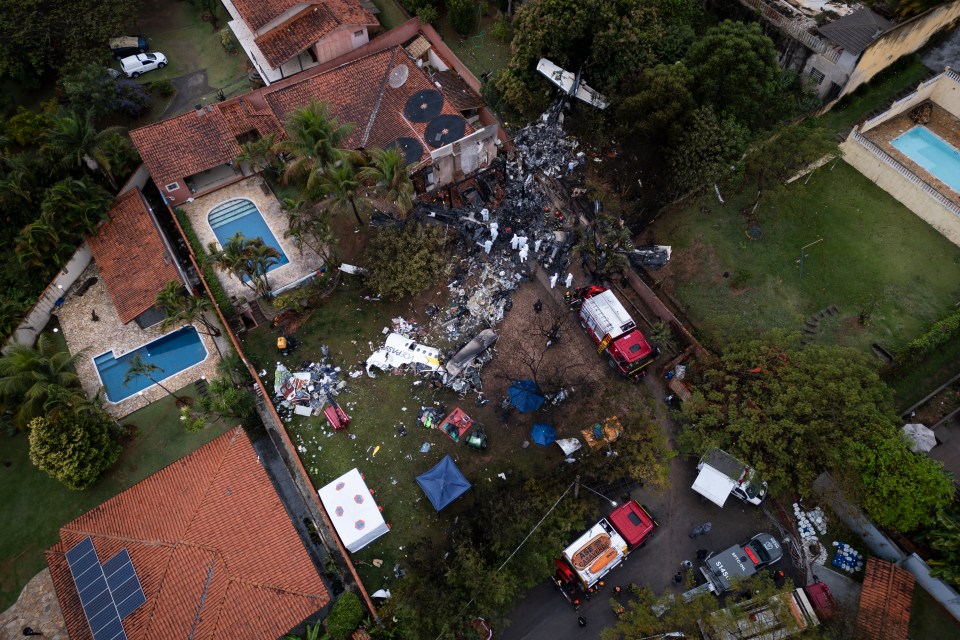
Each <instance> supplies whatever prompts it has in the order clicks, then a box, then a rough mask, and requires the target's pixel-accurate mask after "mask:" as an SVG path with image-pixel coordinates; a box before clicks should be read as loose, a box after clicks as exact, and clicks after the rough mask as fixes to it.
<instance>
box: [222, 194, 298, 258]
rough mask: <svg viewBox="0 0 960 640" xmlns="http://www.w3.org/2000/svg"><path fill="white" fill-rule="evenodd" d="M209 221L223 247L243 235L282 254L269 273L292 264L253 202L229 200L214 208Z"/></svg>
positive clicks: (239, 199) (242, 199)
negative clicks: (260, 241) (240, 234)
mask: <svg viewBox="0 0 960 640" xmlns="http://www.w3.org/2000/svg"><path fill="white" fill-rule="evenodd" d="M207 220H208V221H209V222H210V228H211V229H213V233H214V235H216V236H217V241H218V242H219V243H220V246H221V247H222V246H223V245H225V244H226V243H227V240H229V239H230V238H232V237H233V236H235V235H237V234H238V233H242V234H243V237H245V238H260V239H261V240H263V243H264V244H265V245H267V246H268V247H273V248H274V249H276V250H277V251H278V252H279V253H280V260H279V261H278V262H277V263H276V264H274V265H272V266H271V267H270V268H269V269H267V272H268V273H269V272H270V271H273V270H274V269H276V268H277V267H281V266H283V265H285V264H287V263H288V262H290V260H289V259H288V258H287V254H285V253H284V252H283V249H282V248H281V247H280V243H279V242H277V238H276V236H274V235H273V231H271V230H270V227H269V226H267V221H266V220H264V219H263V215H262V214H261V213H260V210H259V209H257V205H255V204H254V203H253V201H251V200H247V199H245V198H237V199H234V200H227V201H226V202H224V203H221V204H219V205H217V206H216V207H214V209H213V210H212V211H211V212H210V214H209V215H208V216H207Z"/></svg>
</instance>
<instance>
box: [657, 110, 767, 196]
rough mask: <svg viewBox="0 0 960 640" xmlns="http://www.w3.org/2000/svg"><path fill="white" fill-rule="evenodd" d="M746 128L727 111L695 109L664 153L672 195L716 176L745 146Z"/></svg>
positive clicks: (722, 171)
mask: <svg viewBox="0 0 960 640" xmlns="http://www.w3.org/2000/svg"><path fill="white" fill-rule="evenodd" d="M747 136H748V131H747V129H746V128H745V127H744V126H743V125H741V124H740V123H738V122H737V121H736V119H735V118H734V117H733V116H731V115H729V114H728V115H725V116H718V115H717V114H716V113H715V112H714V111H713V109H712V108H711V107H709V106H704V107H700V108H699V109H697V110H695V111H694V112H693V113H692V114H691V117H690V121H689V122H688V123H687V126H686V128H685V129H684V130H683V132H682V133H681V134H680V137H679V138H678V139H677V141H676V144H675V146H674V147H673V148H672V149H671V150H670V152H669V155H668V156H667V167H668V168H669V170H670V174H669V179H670V182H671V187H672V191H673V193H674V194H675V195H680V194H683V193H686V192H687V191H689V190H691V189H697V188H699V187H702V186H703V185H705V184H709V183H711V182H715V181H717V180H720V179H721V178H722V177H723V176H724V175H727V174H728V173H729V172H730V168H731V167H732V166H734V165H735V163H736V162H737V161H738V160H739V159H740V156H741V154H742V153H743V150H744V149H746V146H747Z"/></svg>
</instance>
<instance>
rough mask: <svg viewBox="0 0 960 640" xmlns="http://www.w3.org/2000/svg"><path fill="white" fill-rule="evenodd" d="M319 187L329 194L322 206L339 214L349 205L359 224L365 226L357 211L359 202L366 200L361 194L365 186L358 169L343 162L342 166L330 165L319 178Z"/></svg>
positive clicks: (351, 164)
mask: <svg viewBox="0 0 960 640" xmlns="http://www.w3.org/2000/svg"><path fill="white" fill-rule="evenodd" d="M317 186H318V187H319V188H320V190H321V191H322V192H323V193H325V194H327V195H326V197H325V198H324V199H323V200H321V204H322V205H323V206H325V207H328V208H329V209H330V210H331V211H334V212H338V211H341V210H342V209H344V208H345V207H346V206H347V205H348V204H349V205H350V208H351V209H352V210H353V215H354V217H356V219H357V224H359V225H361V226H363V219H362V218H361V217H360V212H359V211H357V200H358V199H361V200H362V199H364V197H363V195H362V194H361V193H360V189H361V188H362V187H363V184H362V183H361V182H360V180H359V179H358V178H357V171H356V168H355V167H354V166H353V163H351V162H342V163H340V166H333V165H330V164H328V165H327V168H326V170H325V171H324V173H323V175H321V176H320V177H319V180H318V183H317Z"/></svg>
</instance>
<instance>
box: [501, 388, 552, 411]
mask: <svg viewBox="0 0 960 640" xmlns="http://www.w3.org/2000/svg"><path fill="white" fill-rule="evenodd" d="M507 398H509V400H510V404H512V405H513V406H514V407H516V408H517V411H519V412H520V413H527V412H529V411H536V410H537V409H539V408H540V406H541V405H543V402H544V397H543V392H542V391H540V387H539V386H537V383H536V382H534V381H533V380H517V381H516V382H514V383H513V384H511V385H510V389H508V390H507Z"/></svg>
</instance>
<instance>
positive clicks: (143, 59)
mask: <svg viewBox="0 0 960 640" xmlns="http://www.w3.org/2000/svg"><path fill="white" fill-rule="evenodd" d="M165 66H167V56H165V55H163V54H162V53H160V52H159V51H158V52H156V53H138V54H137V55H135V56H130V57H129V58H124V59H123V60H121V61H120V68H121V69H123V72H124V73H125V74H126V75H127V77H128V78H139V77H140V76H141V75H143V74H144V73H146V72H147V71H153V70H154V69H163V68H164V67H165Z"/></svg>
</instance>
